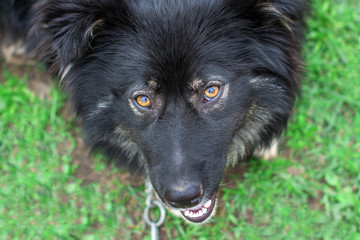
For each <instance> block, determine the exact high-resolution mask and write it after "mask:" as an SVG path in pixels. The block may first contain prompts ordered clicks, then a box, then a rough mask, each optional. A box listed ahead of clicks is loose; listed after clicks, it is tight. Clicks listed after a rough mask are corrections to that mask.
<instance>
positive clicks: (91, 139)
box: [32, 0, 303, 223]
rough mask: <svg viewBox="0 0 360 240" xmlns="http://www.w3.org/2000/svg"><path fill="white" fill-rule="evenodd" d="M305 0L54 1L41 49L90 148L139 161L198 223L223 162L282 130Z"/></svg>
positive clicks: (46, 6) (167, 197)
mask: <svg viewBox="0 0 360 240" xmlns="http://www.w3.org/2000/svg"><path fill="white" fill-rule="evenodd" d="M302 7H303V6H301V1H275V0H274V1H265V0H264V1H238V0H207V1H205V0H201V1H193V0H182V1H180V0H176V1H160V0H149V1H145V0H137V1H134V0H123V1H115V0H103V1H98V0H96V1H95V0H94V1H80V0H79V1H77V0H72V1H70V0H59V1H55V0H50V1H42V2H40V4H38V6H37V9H38V11H39V15H38V18H37V22H36V23H35V27H34V29H33V31H32V32H33V33H37V34H40V35H41V36H42V38H43V41H42V42H41V43H40V44H39V48H38V50H40V52H42V54H43V56H44V57H45V60H46V61H47V62H48V63H50V64H51V65H52V68H53V70H54V71H55V72H57V73H59V75H60V78H61V81H62V84H63V85H65V86H66V88H67V89H68V90H69V92H70V94H71V97H72V100H73V103H74V105H75V108H76V110H77V112H78V114H79V115H80V116H81V118H82V120H83V124H84V129H85V131H86V134H87V139H88V143H89V144H90V145H92V146H94V147H95V148H101V149H103V150H105V152H106V153H107V154H108V155H109V156H110V157H113V158H117V157H120V156H121V157H124V156H125V157H126V158H127V159H129V160H132V159H136V160H134V161H139V162H140V164H141V166H142V167H143V168H144V172H145V174H146V176H147V178H148V180H149V183H150V185H152V186H153V188H154V189H155V191H156V193H157V195H158V196H159V198H160V199H161V200H162V202H163V203H164V204H165V205H166V206H167V207H168V208H169V209H171V210H172V211H173V212H174V213H176V214H178V215H180V216H183V217H184V218H185V219H187V220H188V221H190V222H197V223H200V222H204V221H206V220H207V219H209V217H210V216H211V215H212V214H213V213H214V208H215V201H216V193H217V190H218V187H219V184H220V181H221V178H222V176H223V172H224V168H225V166H226V164H233V163H234V162H236V161H237V160H238V159H244V158H247V157H248V156H250V155H251V154H252V152H253V151H254V149H256V148H258V147H266V145H267V144H268V143H269V142H270V141H271V140H272V139H273V138H274V137H277V136H278V135H279V134H280V133H281V130H282V129H283V128H284V127H285V125H286V123H287V120H288V118H289V116H290V115H291V109H292V104H293V100H294V97H295V94H296V90H297V87H298V80H299V70H300V65H301V64H300V60H299V53H298V41H297V36H298V35H299V31H298V27H299V23H298V19H299V18H300V15H301V14H300V13H301V10H302Z"/></svg>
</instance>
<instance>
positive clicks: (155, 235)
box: [144, 194, 166, 240]
mask: <svg viewBox="0 0 360 240" xmlns="http://www.w3.org/2000/svg"><path fill="white" fill-rule="evenodd" d="M152 198H153V194H149V195H148V197H147V199H146V207H145V210H144V219H145V222H146V223H147V224H148V225H149V226H150V229H151V239H152V240H158V239H159V229H158V228H159V227H160V226H161V225H162V224H163V223H164V221H165V215H166V213H165V208H164V206H163V205H162V203H161V202H160V201H158V200H156V199H152ZM156 207H157V208H159V210H160V218H159V220H158V221H153V220H151V218H150V210H151V209H154V208H156Z"/></svg>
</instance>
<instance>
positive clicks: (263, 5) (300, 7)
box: [229, 0, 308, 32]
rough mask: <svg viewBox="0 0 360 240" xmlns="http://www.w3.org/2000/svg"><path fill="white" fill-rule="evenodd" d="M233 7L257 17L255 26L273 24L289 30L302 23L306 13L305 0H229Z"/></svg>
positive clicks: (252, 17)
mask: <svg viewBox="0 0 360 240" xmlns="http://www.w3.org/2000/svg"><path fill="white" fill-rule="evenodd" d="M229 1H230V6H231V8H233V9H236V10H237V11H239V12H241V13H242V16H248V17H250V18H251V19H257V24H258V25H257V26H256V27H266V26H270V25H274V24H278V26H282V27H285V28H286V29H287V30H288V31H289V32H293V30H294V29H295V28H296V27H298V26H297V25H298V24H302V20H303V17H304V13H306V11H307V8H308V6H307V5H308V4H307V0H248V1H245V2H243V1H238V0H229Z"/></svg>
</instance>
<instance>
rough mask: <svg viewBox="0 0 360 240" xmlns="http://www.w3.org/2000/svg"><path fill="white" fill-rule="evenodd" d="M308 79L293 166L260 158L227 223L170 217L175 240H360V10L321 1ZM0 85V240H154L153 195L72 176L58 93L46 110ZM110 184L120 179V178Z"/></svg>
mask: <svg viewBox="0 0 360 240" xmlns="http://www.w3.org/2000/svg"><path fill="white" fill-rule="evenodd" d="M312 8H313V10H312V13H311V16H310V18H309V20H308V31H307V41H306V43H305V46H304V59H305V62H306V64H307V72H306V76H305V79H304V81H303V92H302V97H301V99H300V101H299V102H298V104H297V106H296V112H295V116H294V119H293V120H292V122H291V123H290V125H289V128H288V131H287V133H286V138H287V142H286V144H287V147H288V148H289V149H290V150H289V151H288V154H286V156H288V157H285V156H283V157H282V158H278V159H275V160H272V161H270V162H267V161H258V160H252V161H250V163H249V164H248V165H247V171H246V173H245V175H244V177H243V179H240V178H239V177H238V176H233V177H232V181H233V183H234V184H232V186H231V187H230V186H227V185H224V186H223V187H222V188H221V191H222V196H221V199H220V207H219V211H218V214H217V215H216V217H215V218H214V219H213V223H210V224H208V225H205V226H201V227H194V226H187V225H185V224H183V221H182V220H180V219H178V218H176V217H173V216H169V215H168V216H167V218H166V222H165V225H164V227H162V232H163V234H166V235H167V237H168V238H169V239H204V240H205V239H210V236H211V239H271V240H273V239H296V240H298V239H329V240H336V239H341V240H342V239H349V240H350V239H351V240H352V239H360V189H359V187H360V127H359V126H360V114H359V113H360V80H359V75H360V74H359V73H360V70H359V69H360V2H359V1H358V0H352V1H351V0H348V1H345V0H344V1H330V0H317V1H315V0H314V1H313V6H312ZM3 78H5V79H6V81H5V82H4V83H0V239H102V238H103V239H134V238H135V239H136V238H144V239H150V234H149V229H148V228H147V229H144V226H143V220H142V216H141V214H142V211H143V208H144V202H145V198H146V196H145V195H144V193H143V190H144V188H143V187H139V188H134V187H131V186H130V185H129V184H128V183H126V181H125V183H124V181H122V182H120V181H119V180H117V179H118V178H120V176H122V175H123V174H127V173H126V172H121V170H117V169H114V170H111V171H110V172H109V171H105V170H104V169H105V168H106V167H105V166H104V164H103V163H101V162H100V161H98V162H96V164H95V165H96V166H95V171H97V172H99V173H101V174H106V175H107V176H110V177H109V179H110V180H108V181H106V183H103V182H102V183H100V182H95V183H91V184H89V185H86V186H84V185H81V180H80V179H77V178H75V177H74V172H75V170H76V167H77V166H76V165H74V164H72V163H71V161H72V157H71V152H72V151H73V149H74V147H75V140H74V139H73V137H72V136H71V134H70V133H69V131H70V130H71V129H73V128H74V127H73V126H72V125H71V122H69V121H65V120H64V119H62V118H61V116H59V114H58V112H59V110H60V109H61V107H62V105H63V102H64V96H62V95H61V94H60V93H59V92H58V91H56V87H53V89H52V90H51V99H50V100H39V99H38V98H37V97H36V96H35V94H34V93H33V92H31V91H30V90H29V88H28V87H27V79H26V78H25V79H19V77H16V76H13V75H11V74H9V73H7V72H6V71H4V73H3ZM111 176H113V177H112V178H111Z"/></svg>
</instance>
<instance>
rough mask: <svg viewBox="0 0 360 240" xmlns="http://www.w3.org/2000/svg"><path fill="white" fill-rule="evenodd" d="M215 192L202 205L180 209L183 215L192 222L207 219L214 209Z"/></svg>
mask: <svg viewBox="0 0 360 240" xmlns="http://www.w3.org/2000/svg"><path fill="white" fill-rule="evenodd" d="M215 202H216V193H215V194H214V195H213V196H212V197H211V198H210V199H209V200H208V201H206V202H205V203H204V204H203V205H200V206H196V207H193V208H187V209H185V210H181V211H180V212H181V214H182V215H183V217H184V218H185V219H186V220H188V221H189V222H192V223H201V222H204V221H205V220H207V219H208V218H209V217H210V216H211V215H212V213H213V212H214V209H215Z"/></svg>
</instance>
